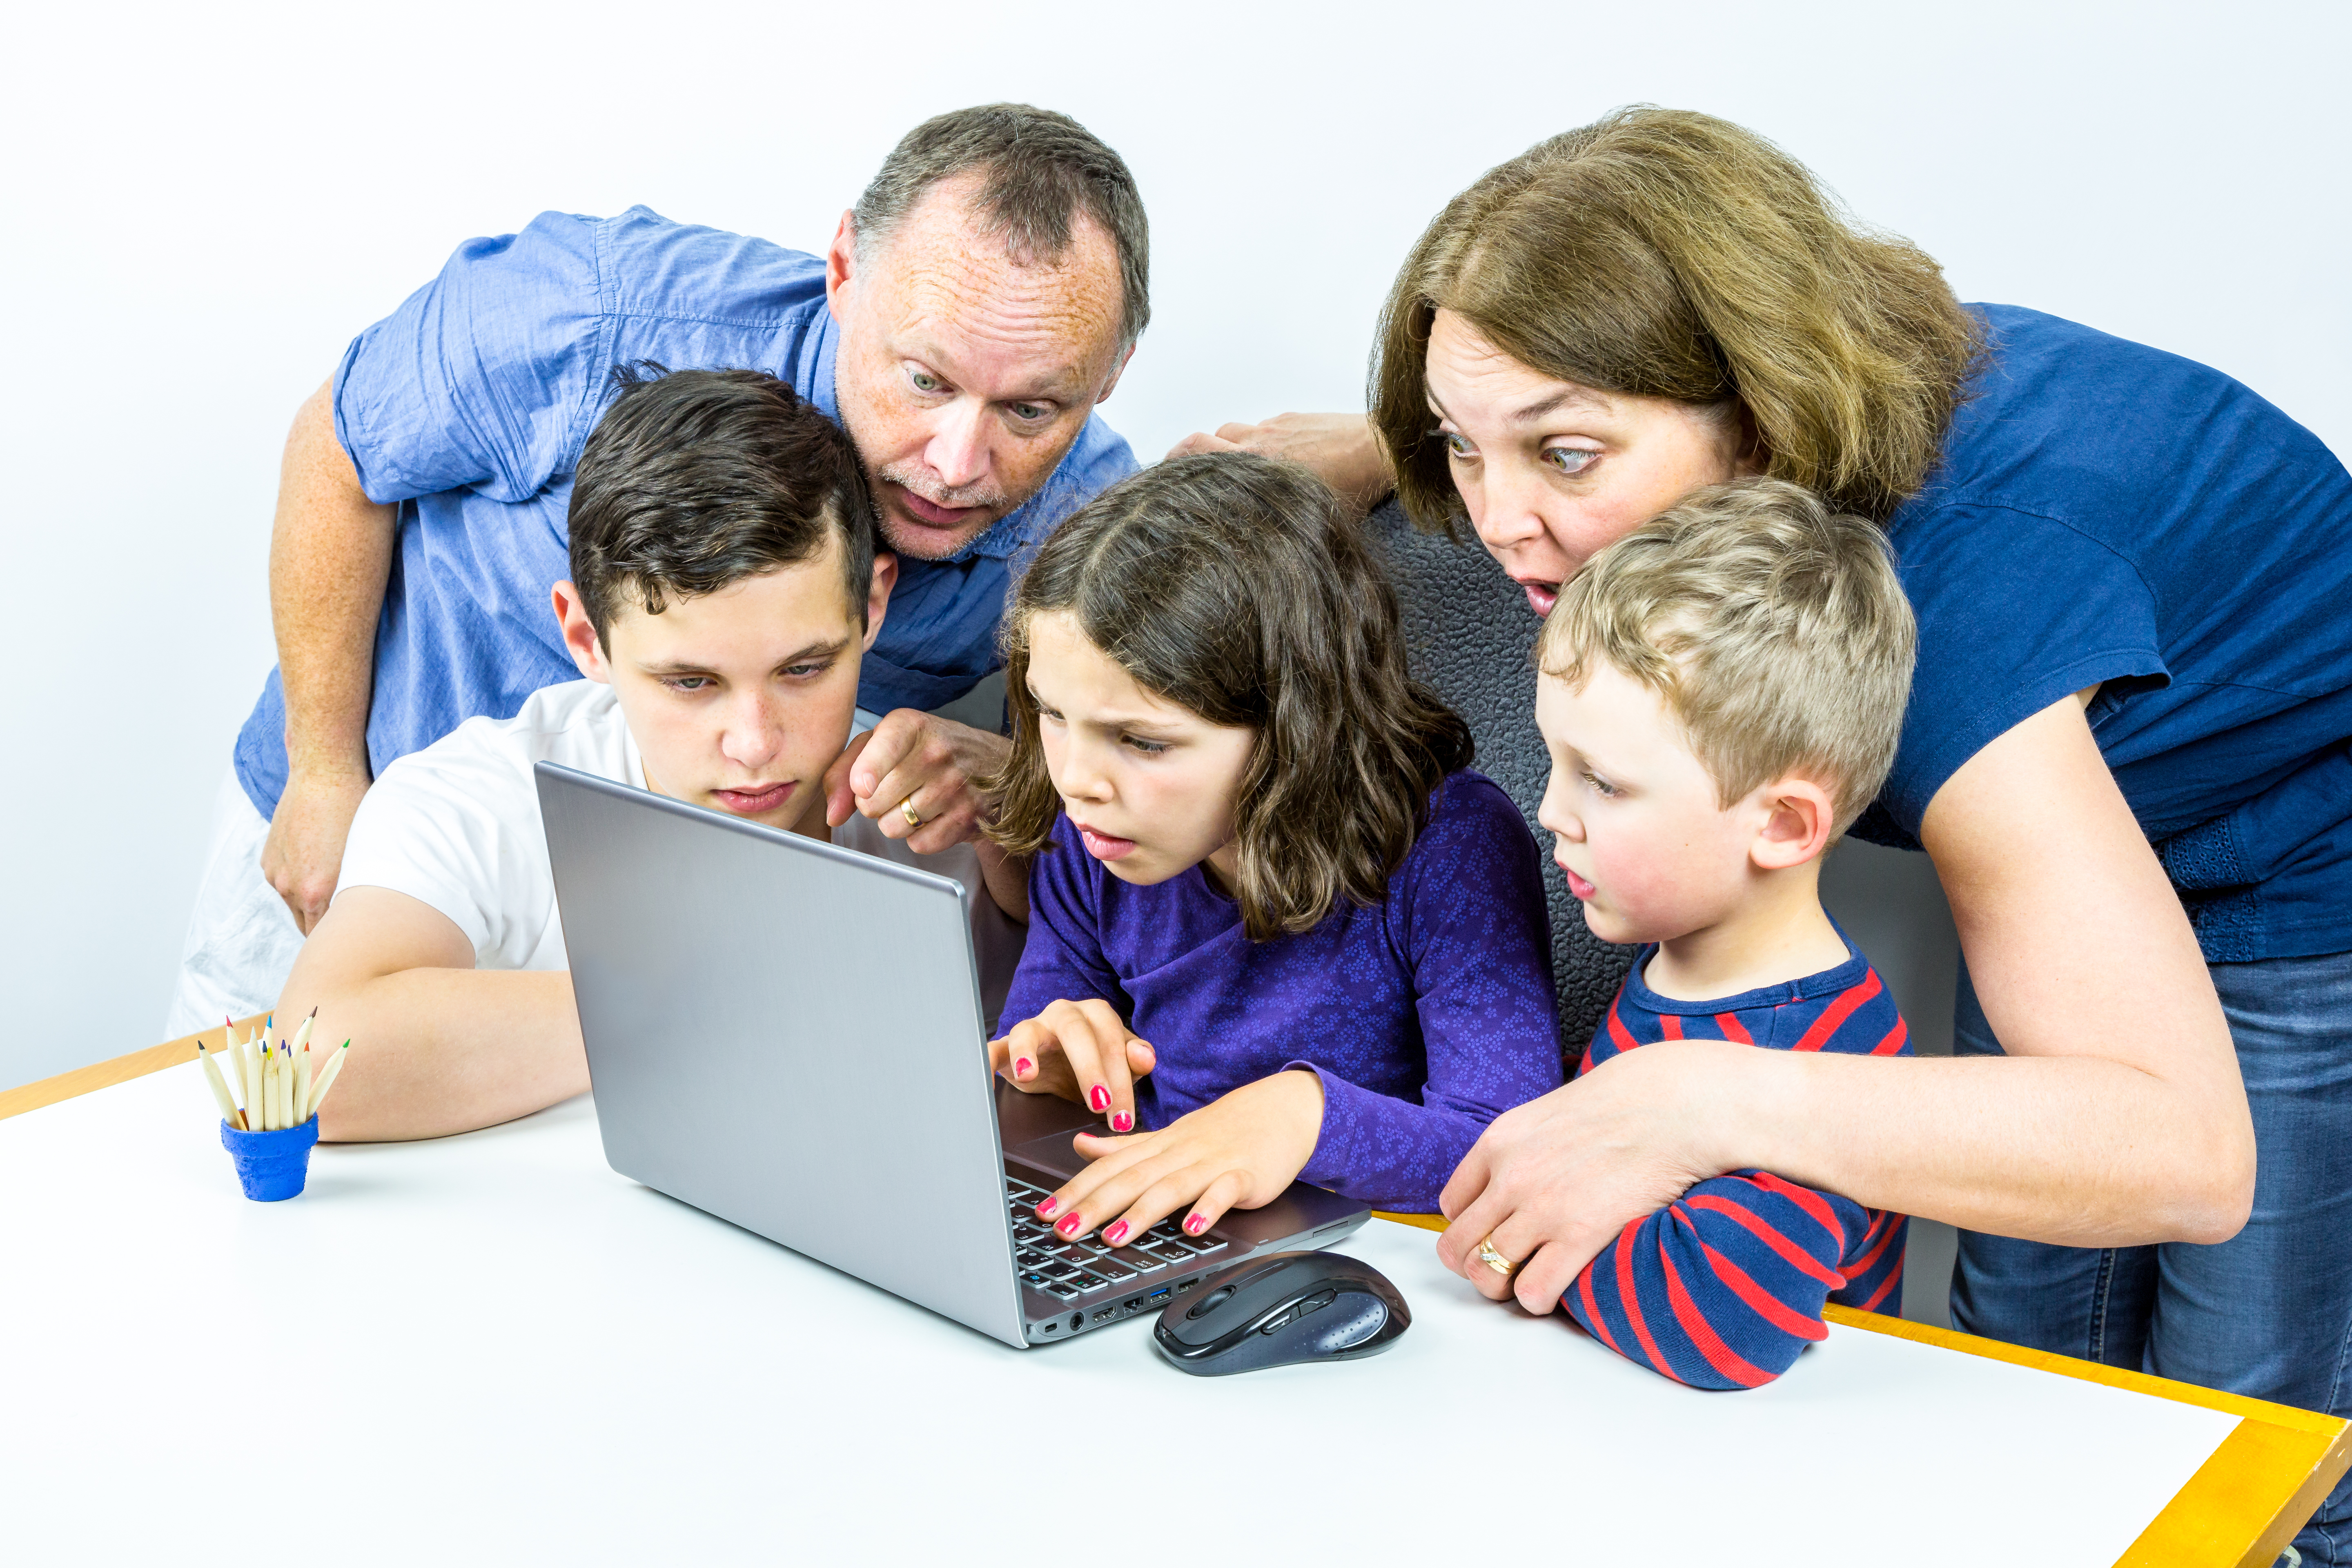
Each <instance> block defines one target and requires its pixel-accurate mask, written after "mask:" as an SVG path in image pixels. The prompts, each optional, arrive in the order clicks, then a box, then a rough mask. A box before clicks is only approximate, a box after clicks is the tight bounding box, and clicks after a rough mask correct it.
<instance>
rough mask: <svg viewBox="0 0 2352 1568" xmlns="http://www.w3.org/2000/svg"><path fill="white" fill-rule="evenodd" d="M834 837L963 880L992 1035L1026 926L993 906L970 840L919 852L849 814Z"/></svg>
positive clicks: (881, 856)
mask: <svg viewBox="0 0 2352 1568" xmlns="http://www.w3.org/2000/svg"><path fill="white" fill-rule="evenodd" d="M833 841H834V842H835V844H838V845H840V846H841V847H843V848H845V849H855V850H856V851H857V852H858V853H859V854H861V855H872V856H874V857H876V858H878V859H883V860H888V861H891V862H893V863H895V864H897V865H900V866H911V867H913V868H915V869H916V870H918V871H929V872H930V873H931V874H932V875H933V876H936V877H953V878H954V879H956V880H957V881H959V882H961V883H962V884H963V885H964V890H965V891H966V892H967V893H969V894H971V897H970V898H969V899H967V900H965V907H966V909H967V910H969V911H970V916H971V955H972V958H973V961H974V962H975V963H978V964H979V966H980V1003H981V1009H982V1013H983V1014H984V1015H985V1016H986V1018H987V1021H988V1032H989V1033H990V1034H991V1035H993V1034H995V1033H996V1020H997V1015H999V1014H1000V1013H1002V1012H1003V1010H1004V995H1005V993H1006V992H1008V991H1010V990H1011V989H1012V988H1013V971H1014V970H1016V969H1018V968H1020V967H1021V949H1022V946H1023V945H1024V943H1025V942H1027V941H1028V939H1029V928H1028V927H1027V926H1025V925H1024V924H1022V923H1021V922H1020V921H1016V920H1014V919H1013V917H1012V916H1010V915H1008V914H1006V913H1005V912H1004V911H1003V910H1000V909H998V908H997V907H996V900H994V899H993V898H992V897H990V896H989V891H988V884H987V882H986V881H985V880H984V879H982V876H981V874H980V852H979V851H978V850H977V849H974V848H973V847H971V845H969V844H959V845H957V846H956V847H953V848H952V849H942V850H940V852H939V853H938V854H936V855H918V854H916V853H915V852H914V851H913V850H911V849H909V848H908V847H907V845H906V841H905V840H903V839H898V838H892V837H889V836H888V835H887V834H885V833H884V832H883V831H882V829H881V826H879V825H878V824H877V823H876V822H874V821H873V820H872V819H870V818H868V817H866V816H862V815H852V816H851V817H850V819H849V820H848V821H847V822H845V823H844V824H842V825H841V826H839V827H836V828H835V829H834V830H833Z"/></svg>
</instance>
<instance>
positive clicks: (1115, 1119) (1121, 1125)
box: [1110, 1110, 1135, 1132]
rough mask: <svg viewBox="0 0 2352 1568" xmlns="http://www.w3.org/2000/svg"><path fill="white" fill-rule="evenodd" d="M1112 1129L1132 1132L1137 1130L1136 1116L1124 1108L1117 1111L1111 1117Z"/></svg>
mask: <svg viewBox="0 0 2352 1568" xmlns="http://www.w3.org/2000/svg"><path fill="white" fill-rule="evenodd" d="M1110 1130H1111V1131H1114V1132H1132V1131H1135V1118H1134V1117H1132V1116H1129V1114H1128V1113H1127V1112H1126V1111H1124V1110H1121V1111H1118V1112H1115V1113H1114V1114H1113V1115H1112V1117H1111V1119H1110Z"/></svg>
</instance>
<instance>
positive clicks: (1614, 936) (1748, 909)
mask: <svg viewBox="0 0 2352 1568" xmlns="http://www.w3.org/2000/svg"><path fill="white" fill-rule="evenodd" d="M1914 642H1915V633H1914V629H1913V624H1912V616H1911V607H1910V605H1909V603H1908V602H1907V601H1906V599H1905V597H1904V595H1903V589H1902V585H1901V584H1900V583H1899V582H1898V581H1897V580H1896V578H1895V570H1894V566H1893V563H1892V562H1891V561H1890V560H1889V558H1888V554H1887V550H1886V545H1885V540H1884V538H1883V536H1882V535H1881V534H1880V532H1879V531H1878V530H1877V529H1876V528H1874V527H1873V526H1872V525H1871V524H1870V523H1868V522H1866V521H1863V520H1862V519H1860V518H1855V517H1843V516H1838V515H1835V514H1833V513H1832V512H1831V511H1829V510H1827V509H1826V508H1825V507H1823V506H1822V503H1821V501H1820V500H1817V499H1816V498H1815V497H1814V496H1813V495H1812V494H1811V492H1810V491H1807V490H1804V489H1799V488H1798V487H1796V486H1794V485H1790V484H1785V483H1782V482H1780V481H1778V480H1761V479H1759V480H1741V481H1738V482H1735V483H1732V484H1727V485H1719V486H1716V487H1713V488H1711V489H1705V490H1701V491H1699V492H1697V493H1696V495H1694V496H1692V497H1691V498H1689V499H1688V500H1685V501H1684V502H1682V503H1681V504H1680V505H1678V506H1676V507H1675V508H1674V509H1673V510H1669V511H1667V512H1665V513H1664V514H1663V515H1661V516H1660V517H1658V518H1657V519H1656V520H1655V521H1652V522H1651V523H1649V524H1647V525H1646V526H1644V527H1643V528H1641V529H1640V530H1638V531H1635V532H1633V533H1632V534H1629V535H1627V536H1626V537H1625V538H1624V539H1622V540H1621V541H1619V542H1617V543H1615V544H1613V545H1612V546H1610V547H1609V548H1608V549H1606V550H1604V551H1602V552H1601V553H1599V554H1598V555H1596V556H1594V557H1593V558H1592V560H1591V563H1589V564H1588V565H1587V566H1586V567H1585V569H1584V570H1583V572H1582V573H1580V574H1579V575H1578V576H1577V577H1575V578H1574V579H1573V580H1572V581H1571V582H1570V583H1569V584H1567V585H1566V586H1565V587H1563V588H1562V589H1561V591H1560V595H1559V603H1558V604H1557V605H1555V606H1554V607H1553V609H1552V612H1551V615H1550V617H1549V619H1548V620H1547V621H1546V623H1545V625H1544V629H1543V635H1542V638H1541V641H1540V642H1539V643H1538V648H1537V658H1538V662H1539V664H1540V666H1541V668H1542V671H1543V677H1542V679H1541V680H1540V681H1539V682H1538V695H1537V699H1536V718H1537V722H1538V725H1539V726H1540V727H1541V729H1542V731H1543V735H1544V740H1545V743H1546V744H1547V746H1548V747H1549V750H1550V752H1551V763H1552V773H1551V783H1550V785H1549V788H1548V789H1547V791H1546V792H1545V795H1544V800H1543V807H1542V810H1541V811H1540V812H1539V813H1538V820H1539V821H1540V822H1541V823H1542V824H1543V826H1546V827H1548V828H1549V829H1551V830H1552V831H1553V832H1554V833H1555V834H1556V835H1558V840H1557V845H1556V847H1555V849H1554V858H1556V859H1557V860H1558V861H1559V866H1560V868H1561V869H1562V870H1563V871H1565V872H1566V873H1567V874H1568V885H1569V889H1570V891H1571V892H1573V893H1574V894H1575V895H1576V897H1577V898H1578V899H1579V900H1581V901H1582V903H1583V905H1584V918H1585V921H1586V922H1587V923H1588V924H1589V925H1590V926H1591V928H1592V931H1593V933H1594V934H1595V935H1597V936H1599V937H1600V938H1601V940H1602V941H1604V942H1641V943H1643V944H1645V945H1644V946H1643V948H1642V950H1641V952H1639V954H1637V955H1636V957H1635V958H1634V961H1633V970H1632V972H1631V973H1628V974H1627V975H1626V977H1625V981H1624V984H1623V985H1622V987H1621V988H1620V989H1619V991H1618V993H1617V996H1616V999H1615V1000H1614V1001H1612V1003H1611V1004H1610V1007H1609V1013H1608V1017H1607V1020H1606V1022H1605V1023H1604V1024H1603V1025H1602V1026H1601V1031H1600V1033H1599V1034H1598V1036H1597V1037H1595V1038H1594V1039H1593V1041H1592V1044H1591V1047H1589V1048H1588V1049H1587V1050H1586V1051H1585V1053H1584V1058H1583V1061H1582V1062H1581V1063H1580V1065H1579V1067H1578V1068H1577V1071H1578V1073H1579V1074H1582V1073H1585V1072H1590V1071H1591V1070H1592V1068H1594V1067H1596V1066H1598V1065H1599V1064H1600V1063H1601V1062H1605V1061H1607V1060H1609V1059H1610V1058H1612V1057H1614V1056H1617V1055H1619V1054H1620V1053H1622V1052H1624V1051H1629V1050H1634V1049H1637V1048H1639V1047H1643V1046H1649V1045H1654V1044H1656V1043H1657V1042H1660V1041H1666V1040H1681V1039H1721V1040H1733V1041H1738V1042H1739V1043H1740V1044H1743V1045H1752V1046H1755V1047H1758V1048H1759V1049H1764V1050H1788V1051H1849V1052H1853V1053H1855V1054H1858V1055H1872V1056H1892V1055H1900V1054H1904V1053H1906V1052H1907V1051H1908V1049H1909V1047H1908V1045H1907V1043H1906V1038H1905V1029H1904V1025H1903V1019H1902V1016H1900V1014H1898V1013H1897V1012H1896V1010H1895V999H1894V997H1893V996H1891V995H1890V994H1888V993H1887V990H1886V988H1885V985H1884V984H1881V983H1880V980H1879V977H1878V974H1877V973H1876V972H1875V971H1874V970H1873V969H1872V968H1871V966H1870V963H1869V961H1868V960H1867V959H1865V958H1864V956H1863V955H1862V953H1861V952H1859V951H1857V950H1856V949H1855V948H1854V946H1853V943H1852V942H1849V941H1848V940H1847V939H1846V936H1845V934H1844V932H1843V931H1841V930H1840V929H1839V928H1838V926H1837V924H1836V922H1834V921H1832V920H1831V919H1830V917H1829V914H1828V912H1827V911H1826V910H1823V909H1822V901H1821V896H1820V881H1821V862H1822V853H1823V852H1824V851H1825V850H1827V849H1828V848H1829V847H1831V846H1832V845H1833V844H1835V843H1836V842H1837V840H1838V837H1839V836H1840V835H1841V834H1843V832H1844V830H1845V828H1846V827H1847V826H1848V825H1849V824H1851V823H1852V822H1853V819H1854V818H1855V817H1856V816H1860V815H1861V813H1862V810H1863V808H1864V806H1865V805H1868V804H1869V803H1870V800H1871V797H1872V796H1873V795H1875V794H1876V793H1877V790H1878V787H1879V784H1881V783H1882V782H1883V781H1884V780H1885V776H1886V772H1887V769H1888V767H1889V765H1890V764H1891V763H1893V761H1894V757H1895V739H1896V732H1897V731H1898V730H1899V729H1900V727H1901V724H1902V719H1903V707H1904V702H1905V700H1906V696H1907V694H1908V692H1909V689H1910V684H1911V664H1912V654H1913V647H1914ZM1905 1226H1906V1220H1905V1219H1904V1216H1902V1215H1897V1214H1889V1213H1884V1212H1880V1211H1875V1210H1871V1209H1865V1208H1864V1207H1862V1206H1861V1205H1859V1204H1856V1203H1854V1202H1853V1201H1852V1200H1851V1199H1848V1198H1845V1197H1842V1196H1840V1195H1838V1194H1834V1193H1824V1192H1815V1191H1811V1190H1809V1189H1807V1188H1804V1187H1801V1186H1798V1185H1796V1184H1793V1183H1790V1182H1787V1181H1783V1180H1782V1179H1780V1177H1778V1176H1775V1175H1773V1174H1772V1173H1769V1172H1767V1171H1739V1172H1735V1173H1731V1174H1729V1175H1725V1176H1717V1177H1715V1178H1713V1179H1711V1180H1708V1181H1704V1182H1701V1183H1699V1184H1697V1185H1696V1186H1694V1187H1692V1188H1690V1189H1689V1190H1688V1191H1687V1192H1685V1194H1683V1195H1682V1197H1681V1198H1680V1200H1678V1201H1677V1202H1675V1204H1673V1205H1669V1206H1668V1207H1666V1208H1664V1209H1662V1210H1660V1211H1659V1212H1657V1213H1656V1214H1654V1215H1650V1216H1649V1217H1648V1218H1647V1219H1644V1220H1641V1221H1637V1222H1636V1223H1634V1224H1633V1225H1631V1226H1627V1227H1626V1229H1625V1230H1624V1232H1623V1233H1622V1235H1620V1236H1619V1237H1618V1238H1617V1239H1616V1241H1615V1242H1613V1243H1612V1244H1611V1245H1610V1246H1609V1247H1606V1248H1604V1249H1603V1250H1602V1251H1601V1254H1600V1256H1599V1257H1597V1258H1594V1259H1593V1260H1592V1262H1591V1264H1590V1265H1588V1266H1587V1267H1586V1268H1585V1269H1584V1271H1583V1272H1582V1274H1580V1276H1579V1277H1578V1278H1577V1279H1576V1281H1575V1283H1574V1284H1573V1285H1571V1286H1570V1289H1569V1290H1568V1293H1567V1295H1566V1296H1565V1297H1564V1298H1563V1300H1562V1304H1563V1305H1564V1306H1566V1307H1567V1309H1568V1310H1569V1311H1570V1313H1571V1314H1573V1315H1574V1316H1575V1318H1576V1320H1577V1321H1578V1322H1580V1323H1581V1324H1582V1325H1583V1326H1584V1327H1585V1328H1586V1329H1587V1330H1589V1331H1591V1332H1592V1333H1593V1334H1594V1335H1595V1336H1597V1337H1598V1338H1599V1339H1600V1340H1601V1342H1603V1343H1604V1344H1607V1345H1609V1346H1610V1347H1611V1348H1612V1349H1613V1350H1615V1351H1617V1352H1619V1353H1620V1354H1622V1355H1624V1356H1626V1357H1628V1358H1630V1359H1632V1360H1633V1361H1637V1362H1640V1363H1642V1364H1643V1365H1645V1366H1648V1367H1651V1368H1653V1369H1654V1370H1655V1371H1658V1372H1661V1373H1664V1374H1665V1375H1667V1376H1668V1377H1671V1378H1675V1379H1676V1380H1677V1381H1679V1382H1682V1383H1686V1384H1693V1385H1695V1386H1697V1387H1703V1388H1750V1387H1754V1386H1755V1385H1756V1384H1760V1383H1765V1382H1768V1381H1769V1380H1770V1379H1772V1378H1774V1377H1777V1376H1779V1375H1780V1373H1783V1372H1785V1371H1787V1370H1788V1368H1789V1366H1790V1363H1793V1362H1794V1361H1795V1360H1796V1359H1797V1356H1798V1353H1799V1352H1801V1351H1802V1350H1803V1349H1804V1347H1805V1346H1806V1344H1807V1343H1809V1342H1812V1341H1815V1340H1819V1339H1821V1338H1822V1335H1823V1333H1824V1332H1825V1331H1824V1329H1823V1327H1822V1303H1823V1302H1825V1301H1838V1302H1841V1303H1843V1304H1846V1305H1850V1306H1855V1307H1861V1308H1864V1309H1865V1310H1880V1309H1882V1308H1887V1309H1889V1310H1893V1309H1894V1308H1895V1307H1899V1304H1900V1295H1899V1292H1900V1290H1901V1287H1902V1279H1903V1244H1904V1231H1905Z"/></svg>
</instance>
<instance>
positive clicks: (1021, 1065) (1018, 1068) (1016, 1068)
mask: <svg viewBox="0 0 2352 1568" xmlns="http://www.w3.org/2000/svg"><path fill="white" fill-rule="evenodd" d="M1028 1071H1029V1058H1027V1057H1023V1058H1021V1059H1020V1060H1019V1061H1017V1062H1014V1063H1013V1077H1014V1078H1022V1077H1025V1076H1026V1075H1027V1073H1028Z"/></svg>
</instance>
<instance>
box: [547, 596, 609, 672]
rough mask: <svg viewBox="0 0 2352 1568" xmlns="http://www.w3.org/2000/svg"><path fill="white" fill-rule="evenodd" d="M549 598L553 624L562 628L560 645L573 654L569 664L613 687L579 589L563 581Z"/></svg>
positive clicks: (600, 644)
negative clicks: (551, 602)
mask: <svg viewBox="0 0 2352 1568" xmlns="http://www.w3.org/2000/svg"><path fill="white" fill-rule="evenodd" d="M551 598H552V600H553V602H554V605H555V619H556V623H557V624H558V625H559V626H562V628H563V646H564V647H566V648H569V649H570V650H571V652H572V663H573V664H576V665H578V666H579V667H580V673H581V674H583V675H584V676H586V677H587V678H588V679H591V680H594V681H600V682H602V683H603V684H604V685H606V686H610V685H612V684H613V671H612V667H611V666H609V665H607V664H606V663H605V662H604V643H603V642H602V641H600V640H599V639H598V637H597V636H596V624H595V623H594V622H593V621H591V620H590V619H589V618H588V607H587V606H586V605H583V604H582V603H581V602H580V590H579V589H577V588H575V587H573V586H572V582H571V579H569V578H566V579H565V580H564V581H562V582H561V583H558V584H556V585H555V588H554V592H553V593H552V595H551Z"/></svg>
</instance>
